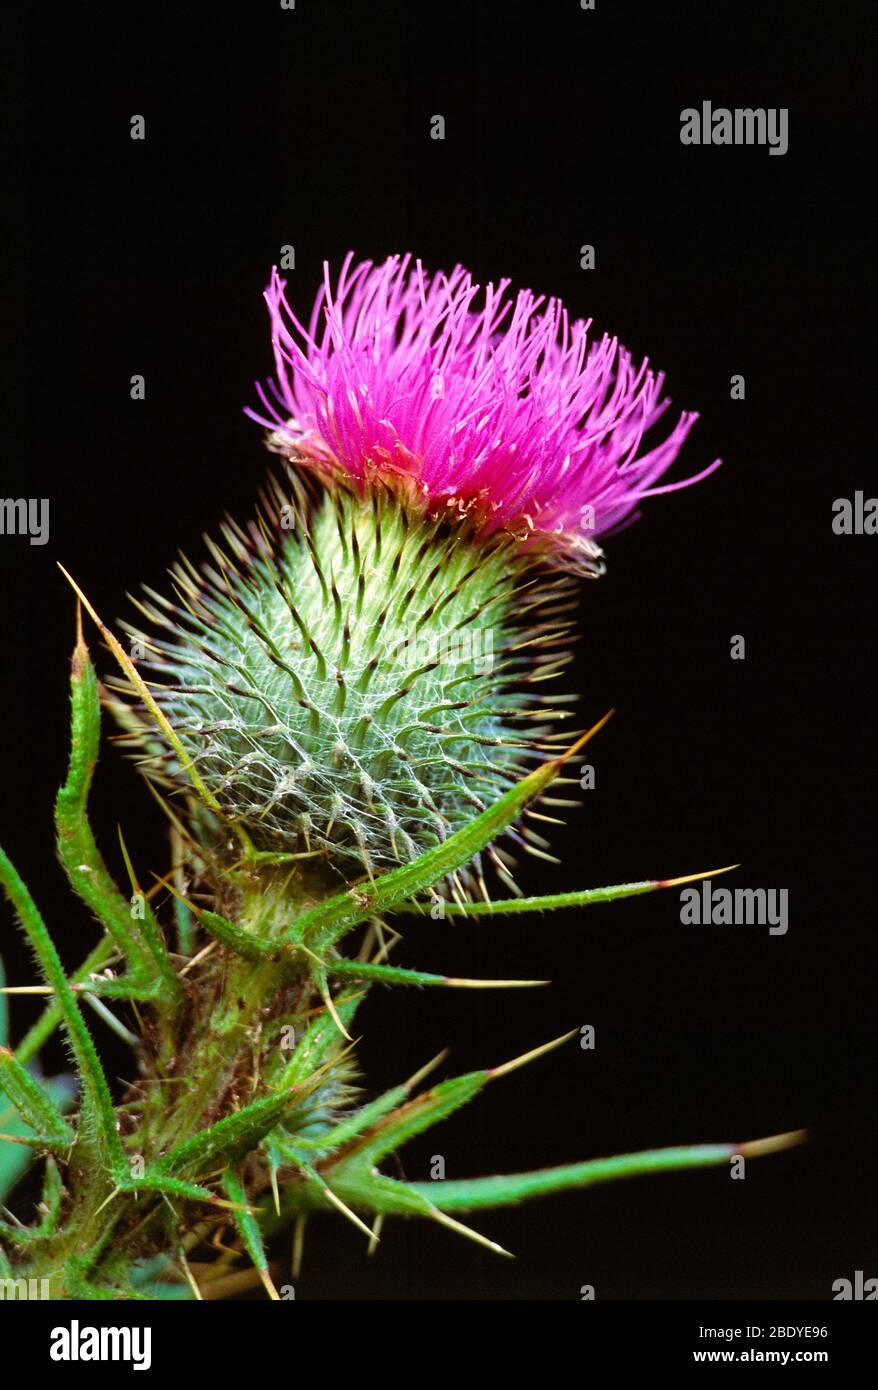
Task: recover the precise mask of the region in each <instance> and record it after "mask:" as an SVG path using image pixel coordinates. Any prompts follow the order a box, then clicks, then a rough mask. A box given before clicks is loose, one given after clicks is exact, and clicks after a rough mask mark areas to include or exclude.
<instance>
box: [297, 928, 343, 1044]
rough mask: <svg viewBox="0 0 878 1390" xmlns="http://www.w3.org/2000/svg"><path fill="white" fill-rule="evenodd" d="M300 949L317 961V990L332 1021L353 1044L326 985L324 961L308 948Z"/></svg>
mask: <svg viewBox="0 0 878 1390" xmlns="http://www.w3.org/2000/svg"><path fill="white" fill-rule="evenodd" d="M299 949H300V950H301V951H304V953H305V955H306V956H310V957H311V959H312V960H314V961H316V962H317V964H318V966H319V967H320V969H319V970H318V971H314V972H313V975H314V983H315V984H316V985H317V988H318V989H319V991H320V997H321V999H322V1000H323V1002H324V1004H325V1005H326V1007H327V1009H328V1010H329V1014H330V1017H331V1018H332V1021H333V1023H334V1024H335V1026H336V1028H337V1029H338V1031H339V1032H340V1033H341V1035H342V1037H344V1038H347V1040H348V1042H349V1043H352V1042H353V1038H352V1037H351V1035H350V1033H349V1032H348V1030H347V1028H345V1026H344V1024H343V1023H342V1021H341V1019H340V1017H339V1013H338V1009H337V1008H336V1007H335V1004H334V1003H333V1002H332V995H331V994H330V993H329V986H328V984H327V983H326V976H325V974H324V973H323V962H322V960H321V959H320V957H319V956H317V955H315V954H314V952H313V951H309V950H308V947H307V946H300V947H299Z"/></svg>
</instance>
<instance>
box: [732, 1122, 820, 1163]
mask: <svg viewBox="0 0 878 1390" xmlns="http://www.w3.org/2000/svg"><path fill="white" fill-rule="evenodd" d="M807 1139H808V1131H807V1129H790V1130H787V1132H786V1133H785V1134H772V1135H769V1137H768V1138H767V1139H748V1140H747V1142H746V1143H745V1144H736V1145H735V1153H737V1154H740V1155H741V1157H742V1158H762V1157H763V1156H764V1155H765V1154H776V1153H781V1152H782V1150H783V1149H795V1148H796V1147H797V1146H798V1145H799V1144H804V1143H805V1142H806V1140H807Z"/></svg>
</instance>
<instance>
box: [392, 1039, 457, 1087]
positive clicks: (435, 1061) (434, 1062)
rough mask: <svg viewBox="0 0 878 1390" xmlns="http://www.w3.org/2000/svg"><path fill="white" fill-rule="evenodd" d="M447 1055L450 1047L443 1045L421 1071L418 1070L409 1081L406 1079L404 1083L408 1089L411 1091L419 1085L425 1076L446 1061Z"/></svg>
mask: <svg viewBox="0 0 878 1390" xmlns="http://www.w3.org/2000/svg"><path fill="white" fill-rule="evenodd" d="M447 1056H448V1048H447V1047H443V1049H442V1051H441V1052H437V1053H436V1056H435V1057H433V1058H431V1060H430V1061H429V1062H427V1063H425V1065H424V1066H422V1067H421V1069H420V1071H416V1072H415V1073H414V1075H413V1076H410V1077H409V1079H408V1081H404V1082H403V1083H402V1084H403V1086H404V1087H405V1089H406V1090H407V1091H411V1090H412V1089H413V1088H414V1087H415V1086H418V1085H419V1084H420V1083H421V1082H422V1081H423V1080H424V1077H425V1076H429V1075H430V1072H431V1071H435V1070H436V1068H437V1067H438V1066H440V1065H441V1063H442V1062H444V1061H445V1058H446V1057H447Z"/></svg>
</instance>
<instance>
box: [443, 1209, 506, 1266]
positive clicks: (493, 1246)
mask: <svg viewBox="0 0 878 1390" xmlns="http://www.w3.org/2000/svg"><path fill="white" fill-rule="evenodd" d="M431 1215H432V1217H433V1220H434V1221H438V1222H439V1225H440V1226H447V1227H448V1229H449V1231H457V1233H458V1234H459V1235H462V1236H466V1237H467V1239H468V1240H474V1241H475V1242H476V1244H477V1245H484V1246H485V1247H486V1249H488V1250H493V1251H494V1253H495V1254H496V1255H505V1256H506V1258H507V1260H514V1259H515V1256H514V1255H513V1253H512V1251H511V1250H504V1248H503V1246H502V1245H498V1244H497V1242H496V1241H495V1240H489V1239H488V1237H487V1236H483V1235H481V1233H480V1232H479V1231H474V1230H473V1229H472V1227H471V1226H464V1224H463V1222H462V1221H455V1219H454V1217H453V1216H449V1215H448V1213H447V1212H445V1211H440V1210H439V1208H438V1207H434V1208H433V1210H432V1212H431Z"/></svg>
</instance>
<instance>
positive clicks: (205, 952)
mask: <svg viewBox="0 0 878 1390" xmlns="http://www.w3.org/2000/svg"><path fill="white" fill-rule="evenodd" d="M218 945H219V942H218V941H209V942H208V943H207V945H206V946H205V948H204V950H203V951H199V952H198V954H197V955H196V956H192V958H191V959H190V960H188V961H187V962H186V964H185V965H184V966H183V969H182V970H181V971H180V972H179V974H178V976H177V978H178V979H179V980H182V978H183V976H184V975H186V974H187V973H188V972H189V971H190V970H191V969H192V967H193V965H198V964H199V962H200V961H203V960H204V958H205V956H209V955H211V953H212V952H213V951H215V950H216V948H217V946H218Z"/></svg>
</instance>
